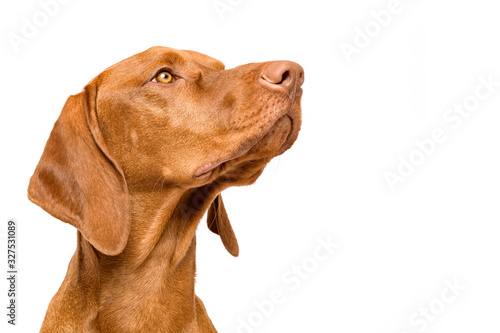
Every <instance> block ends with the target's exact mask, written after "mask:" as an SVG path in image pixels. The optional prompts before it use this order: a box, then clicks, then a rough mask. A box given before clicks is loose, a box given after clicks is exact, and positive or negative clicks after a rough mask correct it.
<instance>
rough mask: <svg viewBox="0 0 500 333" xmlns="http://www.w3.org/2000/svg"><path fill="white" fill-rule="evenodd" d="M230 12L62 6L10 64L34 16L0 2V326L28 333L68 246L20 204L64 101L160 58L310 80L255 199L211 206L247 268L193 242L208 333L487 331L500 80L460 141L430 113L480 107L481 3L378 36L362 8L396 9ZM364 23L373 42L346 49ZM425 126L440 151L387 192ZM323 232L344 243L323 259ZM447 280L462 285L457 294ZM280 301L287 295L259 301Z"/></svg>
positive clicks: (497, 25)
mask: <svg viewBox="0 0 500 333" xmlns="http://www.w3.org/2000/svg"><path fill="white" fill-rule="evenodd" d="M227 1H229V0H222V1H221V2H222V3H227ZM230 3H232V5H231V6H232V7H231V10H230V11H227V12H225V13H224V14H222V16H221V15H219V14H218V13H217V11H216V9H215V8H214V1H213V0H198V1H184V2H182V1H170V0H162V1H141V2H139V1H95V0H87V1H77V0H73V1H71V0H70V1H68V3H67V4H64V5H59V9H58V11H57V13H55V14H54V16H53V17H50V18H49V19H48V21H47V22H45V23H46V24H45V26H43V27H41V28H39V31H38V33H36V35H34V36H30V38H27V39H26V43H24V44H21V45H19V46H18V47H17V52H16V48H15V47H13V45H12V43H11V42H10V41H9V38H8V36H12V34H17V35H19V36H22V27H23V25H24V24H26V23H25V22H26V21H24V19H23V18H25V20H28V21H30V22H33V20H34V18H33V16H34V15H35V16H36V15H38V14H39V12H40V11H42V7H41V5H40V4H39V3H38V2H37V1H34V0H24V1H3V2H2V4H1V5H0V22H1V24H0V25H1V42H0V44H1V51H0V52H1V61H0V68H1V73H2V75H1V77H0V85H1V86H0V91H1V99H0V107H1V109H0V110H1V114H0V119H1V120H0V126H1V131H0V136H1V137H0V142H1V151H0V156H1V161H0V170H1V171H0V221H1V233H2V236H3V238H2V244H1V246H2V250H1V251H0V253H2V255H1V257H0V260H1V262H2V263H1V265H0V266H1V267H2V270H3V271H4V272H5V271H6V268H4V267H5V264H4V263H5V262H6V256H5V253H6V250H5V248H6V247H5V233H6V222H7V220H8V219H9V218H14V219H16V220H17V222H18V225H19V226H18V235H19V236H18V246H19V250H18V264H19V272H20V273H19V281H18V299H17V301H18V326H16V327H15V328H13V327H11V326H10V325H7V324H6V321H7V317H6V315H5V314H6V312H7V310H6V308H5V306H6V304H7V296H6V294H7V285H6V284H5V282H6V281H5V279H4V278H2V279H1V280H2V283H0V288H1V289H0V305H1V308H2V309H3V310H0V318H1V320H0V321H1V324H0V330H1V331H2V332H37V331H38V330H39V327H40V325H41V323H42V320H43V316H44V314H45V311H46V308H47V305H48V303H49V301H50V299H51V297H52V296H53V295H54V294H55V292H56V291H57V289H58V288H59V286H60V284H61V282H62V280H63V278H64V275H65V273H66V269H67V264H68V262H69V259H70V257H71V256H72V254H73V252H74V250H75V245H76V231H75V229H74V228H73V227H71V226H70V225H67V224H64V223H62V222H60V221H58V220H56V219H54V218H52V217H51V216H49V215H48V214H47V213H45V212H44V211H43V210H41V209H40V208H38V207H37V206H35V205H34V204H32V203H31V202H29V201H28V199H27V198H26V188H27V185H28V181H29V177H30V176H31V174H32V173H33V170H34V168H35V166H36V164H37V163H38V160H39V158H40V155H41V153H42V150H43V147H44V145H45V141H46V139H47V138H48V135H49V133H50V130H51V129H52V126H53V123H54V121H55V120H56V118H57V116H58V115H59V112H60V111H61V108H62V106H63V104H64V102H65V100H66V98H67V97H68V96H69V95H71V94H75V93H78V92H79V91H80V90H81V89H82V88H83V86H84V85H85V84H86V83H87V82H88V81H89V80H90V79H92V78H93V77H94V76H95V75H97V74H98V73H100V72H101V71H102V70H104V69H105V68H106V67H108V66H110V65H112V64H114V63H116V62H118V61H120V60H122V59H124V58H126V57H128V56H130V55H133V54H135V53H138V52H141V51H143V50H145V49H147V48H149V47H150V46H153V45H164V46H170V47H174V48H179V49H191V50H196V51H199V52H202V53H205V54H208V55H210V56H212V57H215V58H218V59H220V60H221V61H223V62H224V63H225V64H226V68H231V67H234V66H237V65H240V64H244V63H248V62H256V61H266V60H278V59H287V60H293V61H296V62H298V63H300V64H301V65H302V66H303V67H304V69H305V77H306V82H305V84H304V86H303V88H304V96H303V103H302V110H303V129H302V131H301V134H300V135H299V139H298V141H297V142H296V144H295V145H294V147H293V148H292V149H291V150H290V151H288V152H287V153H286V154H284V155H283V156H281V157H279V158H277V159H276V160H274V161H273V162H272V163H271V164H270V165H269V166H268V168H267V169H266V172H265V173H264V174H263V175H262V177H261V178H260V179H259V180H258V181H257V183H256V184H255V185H252V186H249V187H244V188H232V189H229V190H227V191H226V193H225V195H224V200H225V203H226V207H227V210H228V213H229V215H230V218H231V220H232V223H233V227H234V229H235V232H236V235H237V237H238V240H239V243H240V250H241V252H240V257H238V258H232V257H231V256H230V255H229V254H228V253H227V252H226V251H225V249H224V247H223V246H222V244H221V242H220V239H219V238H218V237H216V236H215V235H214V234H212V233H211V232H209V231H208V230H207V228H206V227H205V222H204V221H202V224H200V227H199V229H198V233H197V237H198V248H197V251H198V252H197V254H198V261H197V265H198V275H197V286H196V289H197V294H198V295H199V296H200V297H201V299H202V300H203V301H204V303H205V305H206V307H207V309H208V313H209V315H210V317H211V319H212V321H213V322H214V324H215V326H216V327H217V329H218V330H219V332H238V325H240V323H241V322H242V321H245V322H246V323H247V324H248V325H250V324H251V325H252V326H249V328H248V327H247V328H246V329H242V328H241V329H239V332H245V333H247V332H273V333H275V332H318V333H334V332H342V333H351V332H352V333H359V332H364V333H367V332H372V333H402V332H408V333H414V332H419V331H420V332H454V333H456V332H464V333H465V332H498V331H499V330H500V322H499V321H498V315H499V312H500V299H499V298H500V269H499V268H500V260H499V256H500V242H499V241H498V239H499V231H500V230H499V228H498V224H499V218H500V212H499V209H498V207H499V199H500V190H499V188H500V187H499V185H500V176H499V170H500V159H499V149H498V145H499V143H500V131H499V130H498V127H499V125H500V114H499V112H498V111H499V106H500V96H499V95H500V86H496V87H495V88H494V89H493V92H492V93H490V95H489V96H488V98H485V99H484V100H482V101H480V102H479V105H478V106H477V108H476V109H475V111H473V112H471V114H470V116H469V117H468V118H466V119H463V121H462V122H461V123H460V126H458V128H453V127H452V126H451V125H453V123H450V122H446V121H445V120H444V118H443V115H445V114H446V112H447V109H449V108H452V107H453V105H454V104H462V103H463V102H464V100H468V101H469V102H471V101H472V102H473V101H474V98H473V96H474V94H475V91H476V88H477V87H478V86H480V85H481V82H480V79H479V77H481V76H482V77H484V78H488V76H491V78H492V80H493V81H496V82H500V71H499V64H500V46H499V35H498V32H499V31H500V20H499V18H498V8H497V7H496V6H495V4H494V2H493V1H490V0H475V1H451V0H447V1H444V0H441V1H429V0H418V1H417V0H414V1H410V0H401V1H400V3H399V7H398V8H399V11H398V12H397V13H396V14H392V15H391V19H390V22H388V23H384V24H385V25H386V26H385V27H381V26H380V24H379V23H374V22H377V21H375V18H374V16H373V15H372V14H370V13H371V12H372V11H375V12H376V13H380V11H381V10H385V9H387V8H388V7H389V6H390V5H389V4H390V1H389V0H378V1H347V0H340V1H307V2H306V1H292V0H279V1H269V0H268V1H264V0H252V1H250V0H232V1H230ZM37 13H38V14H37ZM42 15H43V14H42ZM42 18H43V17H42ZM386 21H387V20H386ZM38 23H40V22H38ZM41 23H42V24H43V23H44V22H41ZM367 27H368V28H369V29H372V30H370V34H371V35H372V37H368V39H369V42H367V41H366V38H365V40H364V42H365V43H366V44H367V45H362V44H359V43H360V42H363V40H362V39H363V38H362V37H360V35H359V29H361V30H364V29H365V28H367ZM377 27H378V28H379V31H378V30H377ZM9 34H10V35H9ZM355 40H356V42H357V43H358V46H362V47H359V48H358V53H356V54H353V55H352V56H351V57H350V62H349V61H348V59H347V57H346V56H345V55H344V54H343V52H342V50H341V45H344V46H345V44H342V43H348V44H351V45H353V46H355V44H354V43H355ZM478 89H482V90H480V91H481V92H483V93H486V92H487V90H485V88H484V87H483V88H478ZM472 102H471V103H472ZM435 129H441V130H443V131H444V132H445V134H446V138H447V139H446V140H445V141H444V142H442V143H438V144H435V147H434V150H433V151H432V153H430V154H429V155H430V156H428V157H425V159H424V160H423V161H422V164H421V165H419V166H417V167H415V170H414V171H413V174H411V175H409V176H408V177H404V180H405V181H404V183H398V184H396V186H395V190H394V191H391V188H390V186H389V185H388V183H387V181H386V179H385V177H384V174H385V173H386V172H393V173H395V174H397V172H398V166H399V164H400V160H399V157H402V158H404V159H408V158H409V157H410V155H411V154H413V155H412V156H414V157H415V158H416V157H418V156H420V157H422V156H423V155H422V154H423V153H420V155H418V154H419V153H418V147H417V145H416V143H415V140H421V141H422V140H426V139H429V138H431V137H432V132H433V130H435ZM415 151H417V152H415ZM318 238H320V239H324V240H325V241H326V240H327V239H328V238H330V239H332V240H334V241H336V242H338V243H339V244H340V246H339V247H338V249H335V250H334V251H333V252H332V254H328V256H326V253H327V252H324V251H323V252H321V254H322V258H323V259H324V258H325V256H326V259H325V260H323V261H321V262H318V261H317V258H315V257H314V253H315V250H316V248H317V247H318V246H319V244H320V243H319V242H318ZM303 264H304V265H306V267H305V269H307V270H309V273H308V276H307V278H306V277H305V276H304V277H302V278H298V277H295V280H294V281H296V282H297V280H298V281H300V286H299V287H298V288H295V289H293V287H294V286H297V285H295V284H293V283H291V282H290V281H289V280H287V279H285V278H284V276H285V277H288V278H290V277H292V275H291V274H292V273H291V272H290V269H291V268H292V267H293V266H294V265H295V266H299V267H300V266H302V265H303ZM315 264H317V265H315ZM5 274H6V273H5ZM5 274H4V273H2V274H0V276H4V275H5ZM446 281H449V282H446ZM447 283H458V284H459V285H460V286H465V287H466V290H462V291H458V292H456V294H453V293H452V291H450V290H448V289H447V288H448V287H447ZM273 290H279V291H281V292H282V293H283V297H282V302H281V304H275V305H274V306H273V307H270V306H269V304H268V303H269V299H270V295H271V293H272V292H273ZM442 295H445V296H444V297H445V298H444V299H445V300H447V303H445V302H444V301H443V299H442V297H443V296H442ZM457 295H458V296H457ZM450 299H451V300H450ZM255 302H258V303H260V304H267V308H266V309H265V310H264V311H263V310H259V309H258V307H257V306H256V305H255ZM429 307H430V310H429V311H430V312H429V313H430V315H432V317H431V318H432V320H431V319H427V320H423V319H422V318H424V317H419V316H420V315H419V314H418V313H419V311H425V310H424V309H426V308H427V309H428V308H429ZM412 318H413V319H414V320H415V319H418V318H420V324H418V325H417V324H415V323H414V322H413V324H412V323H411V322H410V320H411V319H412ZM422 320H423V323H422ZM424 324H425V326H424ZM419 329H420V330H419Z"/></svg>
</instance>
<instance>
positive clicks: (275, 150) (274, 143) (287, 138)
mask: <svg viewBox="0 0 500 333" xmlns="http://www.w3.org/2000/svg"><path fill="white" fill-rule="evenodd" d="M295 127H296V126H295V124H294V120H293V117H292V116H291V115H290V114H289V113H287V114H285V115H283V116H281V117H280V118H279V119H278V120H276V121H275V122H274V123H273V124H272V125H271V126H270V127H269V128H268V129H267V130H266V131H264V132H263V133H262V134H261V135H259V136H257V137H253V138H250V139H248V140H246V141H244V142H243V143H242V144H240V146H239V147H238V149H237V150H236V151H235V152H234V153H232V154H231V155H230V156H229V157H228V158H223V159H220V160H217V161H214V162H210V163H207V164H205V165H204V166H202V167H200V168H198V170H197V171H196V172H195V175H194V178H195V179H197V180H204V179H207V178H209V177H210V176H211V175H212V174H213V172H214V170H215V169H217V168H219V167H223V166H224V165H227V164H228V163H229V162H231V161H235V160H237V159H242V158H245V157H246V156H247V155H252V158H253V157H254V156H255V159H259V158H265V157H267V158H273V157H275V156H278V155H281V154H283V153H284V152H285V151H286V150H288V149H289V148H290V147H291V146H292V145H293V143H294V142H295V139H296V138H297V135H298V129H297V128H295Z"/></svg>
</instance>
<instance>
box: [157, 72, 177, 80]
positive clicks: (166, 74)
mask: <svg viewBox="0 0 500 333" xmlns="http://www.w3.org/2000/svg"><path fill="white" fill-rule="evenodd" d="M173 80H174V77H173V76H172V74H171V73H170V72H167V71H161V72H160V73H158V74H157V75H156V77H155V81H156V82H160V83H170V82H172V81H173Z"/></svg>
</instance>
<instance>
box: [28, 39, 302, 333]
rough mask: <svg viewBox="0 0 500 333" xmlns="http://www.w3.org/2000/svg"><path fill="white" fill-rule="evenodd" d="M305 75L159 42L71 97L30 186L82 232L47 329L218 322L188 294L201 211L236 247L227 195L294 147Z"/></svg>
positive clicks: (141, 328) (234, 249) (207, 327)
mask: <svg viewBox="0 0 500 333" xmlns="http://www.w3.org/2000/svg"><path fill="white" fill-rule="evenodd" d="M303 80H304V73H303V69H302V67H300V66H299V65H298V64H296V63H293V62H288V61H275V62H266V63H254V64H247V65H243V66H239V67H236V68H233V69H230V70H224V65H223V64H222V63H221V62H219V61H218V60H215V59H213V58H210V57H208V56H206V55H203V54H200V53H197V52H193V51H179V50H174V49H170V48H164V47H154V48H151V49H149V50H147V51H145V52H142V53H139V54H137V55H135V56H132V57H130V58H128V59H125V60H123V61H121V62H120V63H118V64H116V65H114V66H112V67H110V68H108V69H107V70H105V71H104V72H103V73H101V74H100V75H98V76H97V77H96V78H94V79H93V80H92V81H91V82H90V83H89V84H88V85H87V86H86V87H85V88H84V89H83V91H82V92H81V93H79V94H78V95H74V96H71V97H70V98H69V99H68V101H67V102H66V104H65V106H64V108H63V110H62V112H61V114H60V116H59V119H58V120H57V122H56V123H55V125H54V128H53V130H52V132H51V134H50V137H49V139H48V141H47V144H46V146H45V150H44V152H43V155H42V157H41V159H40V162H39V164H38V166H37V167H36V170H35V173H34V175H33V176H32V177H31V181H30V184H29V188H28V197H29V199H30V200H31V201H33V202H34V203H35V204H37V205H39V206H40V207H42V208H43V209H44V210H46V211H47V212H48V213H50V214H51V215H53V216H54V217H56V218H58V219H60V220H62V221H64V222H67V223H70V224H71V225H73V226H75V227H76V228H77V229H78V234H77V240H78V245H77V250H76V252H75V254H74V255H73V258H72V259H71V262H70V264H69V268H68V272H67V275H66V278H65V279H64V282H63V284H62V286H61V288H60V289H59V291H58V292H57V294H56V295H55V296H54V298H53V299H52V301H51V302H50V305H49V308H48V310H47V314H46V316H45V320H44V322H43V325H42V328H41V332H50V333H57V332H78V333H81V332H106V333H114V332H118V333H126V332H141V333H143V332H176V333H178V332H216V330H215V328H214V326H213V325H212V322H211V321H210V319H209V317H208V315H207V313H206V310H205V307H204V306H203V303H202V302H201V300H200V299H199V298H198V297H197V296H196V295H195V293H194V276H195V247H196V245H195V244H196V242H195V231H196V228H197V225H198V222H199V221H200V219H201V218H202V216H203V214H204V213H205V212H206V211H207V209H208V211H209V212H208V226H209V228H210V230H212V231H213V232H215V233H217V234H219V235H220V237H221V239H222V242H223V244H224V246H225V247H226V249H227V250H228V251H229V252H230V253H231V254H232V255H234V256H237V255H238V244H237V241H236V238H235V235H234V233H233V230H232V228H231V225H230V224H229V220H228V218H227V215H226V210H225V209H224V205H223V202H222V198H221V196H220V192H221V191H222V190H224V189H225V188H227V187H229V186H234V185H237V186H240V185H248V184H251V183H253V182H255V180H256V179H257V178H258V177H259V175H260V174H261V173H262V171H263V170H264V167H265V165H266V164H267V163H268V162H269V161H270V160H271V159H272V158H273V157H275V156H277V155H280V154H281V153H283V152H284V151H285V150H287V149H288V148H290V146H291V145H292V144H293V142H294V141H295V139H296V138H297V135H298V132H299V128H300V123H301V111H300V99H301V95H302V89H301V88H300V86H301V85H302V83H303Z"/></svg>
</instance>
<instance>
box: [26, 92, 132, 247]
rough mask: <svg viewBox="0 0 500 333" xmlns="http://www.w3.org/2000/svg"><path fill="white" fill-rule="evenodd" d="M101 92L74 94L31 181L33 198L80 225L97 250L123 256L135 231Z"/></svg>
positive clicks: (30, 191)
mask: <svg viewBox="0 0 500 333" xmlns="http://www.w3.org/2000/svg"><path fill="white" fill-rule="evenodd" d="M95 98H96V91H95V88H91V87H90V86H87V87H85V89H84V90H83V91H82V92H81V93H79V94H78V95H74V96H70V97H69V98H68V100H67V101H66V104H65V105H64V107H63V109H62V111H61V114H60V116H59V118H58V119H57V121H56V123H55V124H54V128H53V129H52V132H51V133H50V137H49V139H48V140H47V143H46V145H45V149H44V151H43V154H42V157H41V158H40V162H39V163H38V165H37V167H36V169H35V173H34V174H33V176H32V177H31V179H30V184H29V187H28V198H29V199H30V200H31V201H32V202H33V203H35V204H37V205H38V206H40V207H41V208H43V209H44V210H45V211H47V212H48V213H49V214H51V215H52V216H54V217H55V218H57V219H60V220H62V221H64V222H67V223H69V224H71V225H73V226H74V227H76V228H77V229H78V230H79V231H80V232H81V233H82V235H83V237H85V239H86V240H87V241H89V242H90V243H91V244H92V245H93V246H94V247H95V248H96V249H97V250H99V251H101V252H102V253H104V254H107V255H117V254H119V253H120V252H122V251H123V249H124V248H125V245H126V244H127V239H128V235H129V232H130V217H129V199H128V190H127V184H126V182H125V177H124V175H123V171H122V170H121V168H120V167H119V165H118V164H117V163H116V161H115V160H114V159H113V157H112V156H110V154H109V153H108V151H107V148H106V145H105V143H104V139H103V137H102V134H101V131H100V129H99V125H98V120H97V113H96V109H95Z"/></svg>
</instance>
